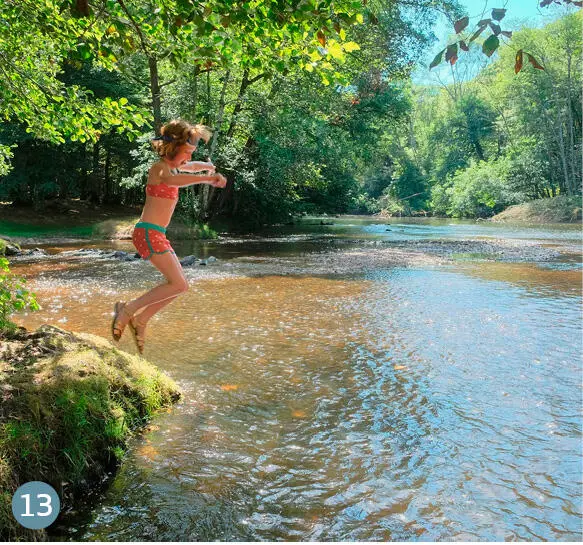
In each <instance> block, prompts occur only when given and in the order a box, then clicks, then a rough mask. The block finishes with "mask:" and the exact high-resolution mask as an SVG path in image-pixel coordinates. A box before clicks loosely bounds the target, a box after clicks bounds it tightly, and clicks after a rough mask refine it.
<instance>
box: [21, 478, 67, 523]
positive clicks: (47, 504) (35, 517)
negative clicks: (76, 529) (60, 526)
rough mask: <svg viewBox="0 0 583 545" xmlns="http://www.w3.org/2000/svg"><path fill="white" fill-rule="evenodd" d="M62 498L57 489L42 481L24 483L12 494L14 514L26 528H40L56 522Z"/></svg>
mask: <svg viewBox="0 0 583 545" xmlns="http://www.w3.org/2000/svg"><path fill="white" fill-rule="evenodd" d="M60 510H61V500H60V499H59V496H58V495H57V493H56V492H55V489H54V488H53V487H52V486H51V485H50V484H47V483H43V482H42V481H31V482H29V483H25V484H23V485H22V486H21V487H19V488H18V490H16V492H14V496H12V514H13V515H14V518H15V519H16V520H17V521H18V522H19V523H20V524H22V526H24V527H25V528H30V529H31V530H40V529H42V528H46V527H47V526H50V525H51V524H52V523H53V522H55V520H56V518H57V516H58V515H59V511H60Z"/></svg>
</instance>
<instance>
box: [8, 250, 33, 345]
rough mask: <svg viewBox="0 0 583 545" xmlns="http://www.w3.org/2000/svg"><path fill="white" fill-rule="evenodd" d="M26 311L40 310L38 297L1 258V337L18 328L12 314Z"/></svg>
mask: <svg viewBox="0 0 583 545" xmlns="http://www.w3.org/2000/svg"><path fill="white" fill-rule="evenodd" d="M0 242H2V241H1V240H0ZM26 309H28V310H31V311H34V310H38V309H39V306H38V303H37V302H36V297H35V295H34V294H33V293H31V292H30V291H28V290H27V289H26V288H25V286H24V280H23V279H22V278H19V277H17V276H14V275H12V274H11V273H10V269H9V267H8V260H7V259H6V258H4V257H0V336H2V334H4V333H6V332H9V331H13V330H14V329H15V328H16V325H15V324H14V322H12V320H11V319H10V317H11V316H12V314H14V313H15V312H21V311H23V310H26Z"/></svg>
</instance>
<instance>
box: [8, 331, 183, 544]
mask: <svg viewBox="0 0 583 545" xmlns="http://www.w3.org/2000/svg"><path fill="white" fill-rule="evenodd" d="M0 388H1V389H2V408H1V410H0V489H1V490H2V492H1V495H0V538H2V539H4V540H23V539H24V540H39V539H40V540H43V539H44V538H45V537H46V534H45V532H44V531H41V530H36V531H33V530H26V529H24V528H23V527H22V526H20V525H19V524H18V523H17V522H16V521H15V519H14V518H13V516H12V511H11V501H12V494H13V493H14V491H15V490H16V489H17V488H18V486H20V485H22V484H24V483H26V482H29V481H44V482H47V483H49V484H51V485H52V486H53V488H55V490H56V491H57V493H58V494H59V496H60V498H61V513H62V514H63V513H65V512H66V511H67V510H70V509H71V508H72V507H73V506H75V505H76V504H77V503H79V501H81V499H82V498H84V497H86V496H87V494H88V492H89V491H91V490H92V489H93V488H95V486H96V485H98V484H99V483H102V482H103V481H104V480H105V479H106V477H107V476H108V474H110V473H111V472H112V471H113V470H114V469H115V467H116V465H117V462H118V461H119V460H120V459H121V457H122V456H123V454H124V452H125V449H126V445H127V441H128V439H129V437H130V436H131V435H132V433H133V432H134V431H135V430H136V429H138V428H139V427H140V426H141V425H143V424H144V423H145V422H146V421H147V420H148V419H149V418H150V417H151V416H152V414H153V413H154V412H155V411H156V410H158V409H160V408H162V407H164V406H167V405H169V404H171V403H172V402H175V401H177V400H178V399H179V397H180V395H181V394H180V391H179V389H178V387H177V386H176V384H175V383H174V382H173V381H172V380H171V379H169V378H168V377H167V376H166V375H164V374H162V373H161V372H160V371H158V370H157V369H156V368H155V367H154V366H153V365H151V364H150V363H148V362H147V361H145V360H143V359H142V358H139V357H137V356H134V355H131V354H128V353H125V352H122V351H120V350H118V349H116V348H115V347H113V346H112V345H111V344H110V343H109V342H108V341H106V340H105V339H103V338H101V337H98V336H96V335H90V334H84V333H75V334H73V333H71V332H68V331H65V330H63V329H60V328H57V327H53V326H48V325H44V326H41V327H40V328H38V329H37V330H36V331H34V332H29V331H26V330H24V329H21V330H19V331H17V332H16V333H14V334H13V335H11V336H9V337H5V338H3V339H2V340H1V341H0ZM62 514H61V516H62Z"/></svg>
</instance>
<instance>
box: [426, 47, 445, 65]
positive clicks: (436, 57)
mask: <svg viewBox="0 0 583 545" xmlns="http://www.w3.org/2000/svg"><path fill="white" fill-rule="evenodd" d="M444 53H445V49H442V50H441V51H440V52H439V53H438V54H437V55H435V58H434V59H433V60H432V61H431V64H430V65H429V70H431V69H432V68H434V67H435V66H437V65H438V64H439V63H440V62H441V59H442V57H443V54H444Z"/></svg>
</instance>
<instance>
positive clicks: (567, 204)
mask: <svg viewBox="0 0 583 545" xmlns="http://www.w3.org/2000/svg"><path fill="white" fill-rule="evenodd" d="M581 217H582V204H581V197H567V196H565V195H561V196H559V197H555V198H553V199H538V200H536V201H531V202H527V203H524V204H518V205H516V206H510V207H509V208H507V209H506V210H504V211H503V212H500V214H497V215H496V216H493V217H492V218H490V221H494V222H527V223H577V222H580V221H581Z"/></svg>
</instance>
